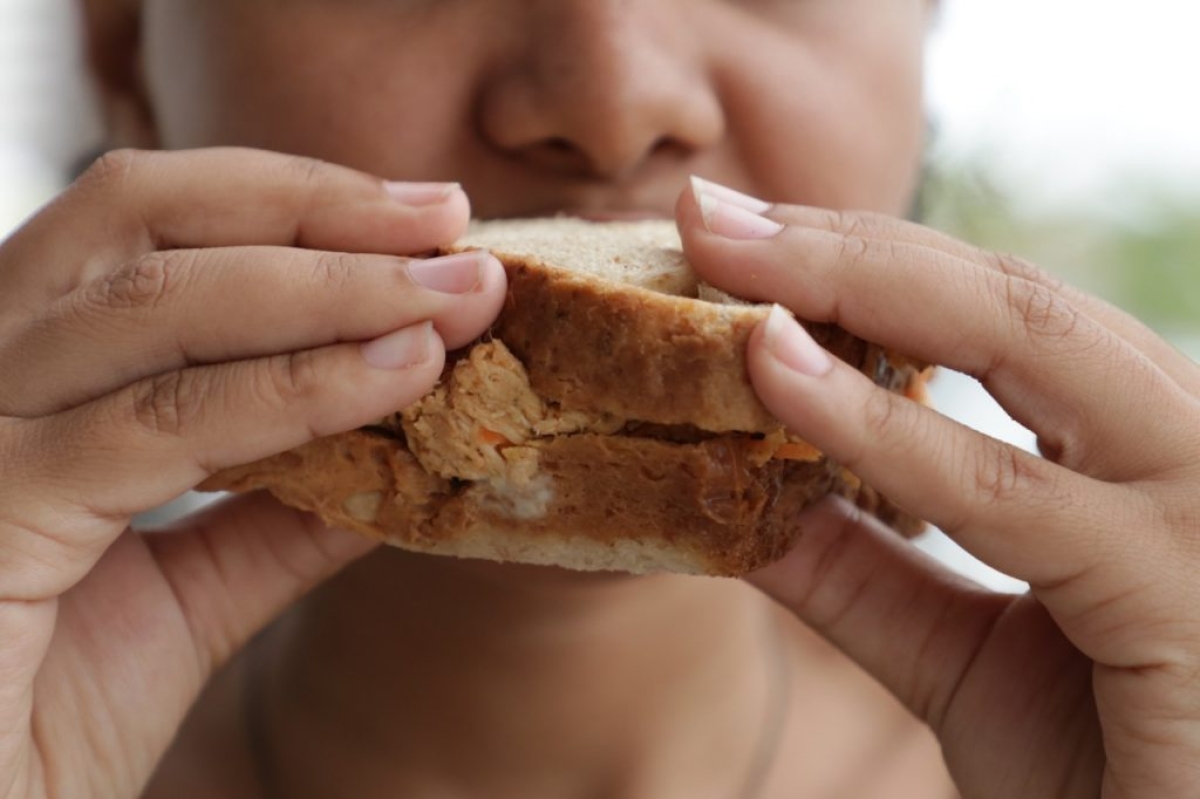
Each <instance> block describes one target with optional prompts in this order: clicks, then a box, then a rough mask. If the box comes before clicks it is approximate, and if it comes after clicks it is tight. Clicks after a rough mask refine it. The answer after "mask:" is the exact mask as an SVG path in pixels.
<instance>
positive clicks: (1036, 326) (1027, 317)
mask: <svg viewBox="0 0 1200 799" xmlns="http://www.w3.org/2000/svg"><path fill="white" fill-rule="evenodd" d="M1004 292H1005V296H1004V304H1005V307H1006V308H1007V310H1008V312H1009V315H1010V317H1011V318H1012V319H1013V321H1014V324H1015V325H1016V327H1017V328H1018V329H1019V330H1020V331H1021V332H1023V333H1024V334H1025V335H1026V336H1027V337H1028V338H1029V339H1030V340H1032V341H1034V342H1061V341H1063V340H1064V339H1069V338H1071V337H1072V336H1074V335H1075V334H1076V333H1077V332H1078V331H1079V329H1080V322H1081V315H1080V313H1079V311H1078V310H1077V309H1076V308H1075V307H1074V306H1072V305H1071V304H1070V303H1069V302H1067V301H1066V300H1065V299H1063V298H1062V297H1060V296H1059V295H1058V293H1057V292H1055V291H1054V290H1053V289H1051V288H1050V287H1049V286H1045V285H1042V284H1040V283H1035V282H1031V281H1029V280H1022V279H1016V278H1009V279H1007V280H1005V281H1004Z"/></svg>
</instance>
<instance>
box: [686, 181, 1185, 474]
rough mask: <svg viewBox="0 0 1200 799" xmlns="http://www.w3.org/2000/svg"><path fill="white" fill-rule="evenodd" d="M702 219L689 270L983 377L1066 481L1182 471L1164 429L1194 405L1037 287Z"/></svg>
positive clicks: (809, 236)
mask: <svg viewBox="0 0 1200 799" xmlns="http://www.w3.org/2000/svg"><path fill="white" fill-rule="evenodd" d="M693 206H694V204H693ZM711 212H712V213H713V214H717V215H718V216H714V217H712V218H711V219H710V220H709V221H708V222H706V221H705V220H703V219H701V218H699V217H700V210H699V209H698V207H693V208H692V211H691V212H690V213H691V217H692V218H691V219H690V220H689V221H686V222H684V223H683V225H682V230H683V233H684V249H685V251H686V252H687V254H688V257H689V260H690V261H691V262H692V264H693V265H694V266H695V267H696V269H697V271H698V272H699V273H700V274H701V276H702V277H705V278H706V279H709V280H711V281H712V282H713V283H714V284H715V285H717V286H718V287H720V288H723V289H725V290H727V291H730V292H731V293H734V294H737V295H739V296H744V297H746V298H748V299H753V300H773V301H778V302H781V303H783V304H785V305H787V306H788V307H789V308H791V309H792V310H794V311H795V312H796V313H797V314H798V315H799V316H801V317H803V318H805V319H810V320H813V321H819V322H833V323H837V324H840V325H841V326H842V327H844V328H846V329H847V330H849V331H850V332H852V333H855V334H856V335H859V336H861V337H862V338H865V339H867V340H870V341H875V342H878V343H881V344H884V345H886V346H888V347H891V348H894V349H896V350H898V351H900V352H903V353H905V354H908V355H911V356H914V357H916V358H919V359H923V360H927V361H930V362H933V363H938V364H942V365H946V366H949V367H951V368H954V369H957V370H960V371H963V372H966V373H968V374H970V375H972V376H975V377H977V378H979V379H980V380H981V382H983V384H984V386H985V387H986V388H987V389H988V391H989V392H991V393H992V394H993V395H994V396H995V397H996V399H997V400H998V401H999V402H1000V403H1001V405H1003V406H1004V407H1005V409H1006V410H1008V411H1009V413H1011V414H1012V415H1013V416H1014V418H1016V420H1017V421H1018V422H1020V423H1022V424H1024V425H1025V426H1026V427H1029V428H1030V429H1032V430H1033V431H1034V432H1035V433H1037V434H1038V436H1039V440H1040V443H1041V444H1042V445H1043V451H1044V452H1046V453H1047V454H1048V455H1049V456H1050V457H1052V458H1054V459H1055V460H1058V461H1060V462H1062V463H1064V464H1066V465H1068V466H1070V467H1071V468H1075V469H1080V470H1086V471H1087V473H1089V474H1092V475H1096V476H1100V477H1104V478H1106V479H1135V478H1139V477H1145V476H1148V475H1149V474H1151V473H1154V472H1157V471H1158V470H1162V469H1169V468H1173V467H1178V466H1181V465H1182V464H1180V463H1177V462H1171V463H1167V462H1165V460H1164V459H1165V458H1166V457H1168V454H1167V453H1168V452H1169V451H1170V450H1172V449H1177V448H1176V447H1175V444H1176V441H1177V437H1178V432H1177V430H1175V426H1174V425H1172V424H1170V423H1168V422H1166V421H1165V420H1169V419H1172V418H1179V417H1180V415H1182V414H1184V413H1186V412H1187V409H1188V408H1189V407H1190V405H1191V403H1192V402H1193V401H1194V400H1193V398H1192V397H1191V396H1190V395H1188V394H1187V393H1186V392H1185V391H1183V390H1182V389H1181V388H1180V387H1179V386H1178V385H1177V384H1175V383H1173V382H1172V381H1171V380H1169V379H1168V378H1167V377H1166V376H1165V375H1164V374H1163V373H1162V371H1161V370H1160V369H1158V368H1157V367H1156V366H1155V365H1154V364H1153V363H1151V362H1150V361H1149V359H1147V358H1146V357H1145V356H1144V355H1142V354H1141V353H1139V352H1138V351H1137V350H1135V349H1134V348H1133V347H1132V346H1131V345H1129V344H1128V343H1126V342H1125V341H1123V340H1121V339H1120V338H1119V337H1117V336H1116V335H1115V334H1114V333H1112V332H1111V331H1108V330H1106V329H1105V328H1103V327H1101V326H1100V325H1099V324H1097V323H1096V322H1095V321H1094V320H1092V319H1091V318H1090V317H1088V316H1086V315H1085V314H1082V313H1081V312H1079V310H1078V309H1076V308H1074V307H1073V306H1071V305H1070V304H1069V303H1067V302H1066V301H1065V300H1063V299H1062V298H1061V297H1059V296H1057V295H1055V294H1054V293H1052V292H1051V291H1049V290H1048V289H1046V288H1045V287H1042V286H1038V285H1036V284H1034V283H1031V282H1029V281H1025V280H1022V279H1019V278H1010V277H1007V276H1005V275H1002V274H1000V273H998V272H996V271H993V270H989V269H985V268H982V267H979V266H977V265H974V264H971V263H968V262H966V261H962V260H959V259H956V258H953V257H950V256H947V255H945V254H937V253H933V254H931V253H932V251H929V250H924V249H921V250H919V251H917V250H914V248H912V246H911V245H905V244H902V243H895V242H877V241H868V240H849V239H846V238H844V237H841V236H838V235H835V234H831V233H827V232H824V231H819V230H814V229H808V228H787V227H785V228H782V229H781V230H778V231H777V232H776V231H774V230H773V231H772V232H773V233H774V235H772V236H771V237H770V238H750V239H746V238H742V239H739V238H735V237H733V236H730V235H721V226H722V225H725V226H735V225H738V224H741V222H739V221H738V220H744V219H745V218H746V214H747V213H748V212H746V211H744V210H742V209H739V208H736V207H734V206H731V205H726V204H718V206H717V207H716V208H715V209H712V210H711ZM685 213H688V212H686V211H685ZM721 214H724V215H725V216H724V217H721V216H720V215H721ZM756 218H757V217H756ZM722 220H725V221H722ZM706 225H714V226H715V227H714V229H717V230H718V232H717V233H714V232H710V231H709V229H708V227H706ZM724 232H725V233H726V234H728V233H733V234H734V236H737V235H744V234H745V233H744V230H742V229H737V230H735V229H733V228H732V227H727V228H726V229H725V230H724ZM733 265H736V268H734V266H733ZM1148 407H1150V408H1154V409H1155V412H1154V413H1146V409H1147V408H1148ZM1129 453H1134V457H1130V455H1129ZM1177 454H1179V453H1177Z"/></svg>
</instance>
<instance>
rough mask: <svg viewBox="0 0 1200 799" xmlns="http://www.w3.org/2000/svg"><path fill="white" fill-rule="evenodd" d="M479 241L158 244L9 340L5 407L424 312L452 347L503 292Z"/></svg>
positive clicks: (26, 406)
mask: <svg viewBox="0 0 1200 799" xmlns="http://www.w3.org/2000/svg"><path fill="white" fill-rule="evenodd" d="M504 287H505V275H504V269H503V267H501V266H500V263H499V262H498V261H497V260H496V259H495V258H493V257H491V256H490V255H488V254H486V253H483V252H478V251H475V252H469V253H463V254H460V255H456V256H449V257H447V258H444V259H433V260H428V261H411V260H409V259H405V258H398V257H393V256H382V255H349V254H343V253H326V252H316V251H311V250H298V249H285V248H267V247H251V248H221V249H209V250H173V251H169V252H157V253H153V254H151V255H149V256H143V257H142V258H140V259H138V260H136V261H135V262H133V264H132V265H130V266H129V267H127V268H125V269H122V270H119V271H117V272H113V273H110V274H108V275H105V276H103V277H101V278H98V279H97V280H94V281H91V282H89V283H87V284H85V285H84V286H82V287H81V288H79V289H78V290H76V291H74V292H72V293H71V294H69V295H67V296H66V297H64V298H62V299H61V300H59V301H58V302H56V303H55V304H54V305H52V306H51V307H50V308H49V309H48V310H47V311H46V312H45V313H44V314H42V315H41V316H40V317H39V318H37V319H36V320H34V321H33V322H32V323H31V324H29V325H28V326H26V327H25V328H23V329H22V330H20V331H19V332H18V333H16V334H14V335H12V336H11V337H10V338H8V340H6V341H4V342H3V343H2V344H0V364H3V365H4V370H5V373H6V374H7V375H8V376H9V379H8V380H6V381H5V382H4V383H3V384H0V412H3V413H7V414H9V415H12V416H35V415H44V414H48V413H52V412H57V411H60V410H63V409H65V408H69V407H74V406H75V405H78V404H80V403H83V402H85V401H88V400H90V399H92V398H94V397H97V396H100V395H102V394H106V393H108V392H110V391H114V390H116V389H118V388H120V387H121V386H124V385H127V384H129V383H132V382H134V381H136V380H139V379H141V378H144V377H149V376H151V375H155V374H162V373H164V372H170V371H174V370H177V369H182V368H185V367H188V366H192V365H199V364H210V363H217V362H221V361H229V360H242V359H248V358H254V357H261V356H266V355H273V354H278V353H282V352H288V351H292V350H301V349H312V348H314V347H318V346H322V345H325V344H331V343H334V342H338V341H360V340H367V339H371V338H375V337H377V336H380V335H383V334H384V333H386V332H388V331H390V330H397V329H399V328H402V327H407V326H409V325H411V324H414V323H416V322H418V321H421V320H424V319H431V320H433V323H434V327H435V328H436V329H437V331H438V333H439V334H440V335H441V337H442V339H443V341H445V343H446V345H447V346H448V347H450V348H457V347H461V346H463V345H465V344H467V343H468V342H469V341H471V340H472V339H473V338H475V337H477V336H478V335H479V334H480V332H481V331H482V330H484V329H485V328H486V327H487V325H488V324H490V322H491V321H492V319H493V318H494V316H495V315H496V313H498V312H499V310H500V306H501V305H502V303H503V302H504Z"/></svg>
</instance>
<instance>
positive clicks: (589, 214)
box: [559, 208, 669, 222]
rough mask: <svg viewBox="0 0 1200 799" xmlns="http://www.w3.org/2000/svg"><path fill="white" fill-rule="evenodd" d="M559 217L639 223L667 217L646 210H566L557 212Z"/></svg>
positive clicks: (657, 212)
mask: <svg viewBox="0 0 1200 799" xmlns="http://www.w3.org/2000/svg"><path fill="white" fill-rule="evenodd" d="M559 214H560V215H561V216H574V217H578V218H580V219H587V220H590V221H592V222H640V221H642V220H645V219H667V218H669V216H668V215H667V214H664V213H662V212H661V211H653V210H650V209H647V208H636V209H626V208H566V209H563V210H562V211H560V212H559Z"/></svg>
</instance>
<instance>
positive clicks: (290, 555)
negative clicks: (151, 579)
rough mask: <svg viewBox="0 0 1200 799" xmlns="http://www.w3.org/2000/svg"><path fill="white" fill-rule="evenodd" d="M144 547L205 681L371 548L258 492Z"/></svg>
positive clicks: (185, 522) (149, 539) (207, 511)
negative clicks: (285, 612)
mask: <svg viewBox="0 0 1200 799" xmlns="http://www.w3.org/2000/svg"><path fill="white" fill-rule="evenodd" d="M144 540H145V541H146V543H147V545H148V546H149V547H150V549H151V551H152V552H153V553H154V555H155V557H156V559H157V560H158V564H159V568H160V569H161V570H162V573H163V576H164V577H165V578H166V579H167V581H168V582H169V583H170V585H171V587H172V589H173V590H174V593H175V597H176V599H177V600H178V602H179V605H180V609H181V611H182V612H183V615H184V618H185V619H186V620H187V623H188V627H189V628H190V631H191V635H192V640H193V642H194V643H195V645H196V652H197V654H198V655H199V657H200V659H201V663H202V664H203V665H205V666H207V667H208V673H210V674H211V673H212V671H213V670H215V669H217V668H219V667H220V666H221V665H222V664H223V663H225V662H226V661H227V660H228V659H229V658H230V657H231V656H232V655H233V654H234V653H235V652H237V650H238V649H240V648H241V647H242V645H243V644H245V643H246V642H247V641H248V640H249V639H250V638H251V637H252V636H254V634H255V633H257V632H258V631H259V630H260V629H261V628H263V627H264V626H266V625H267V624H268V623H269V622H270V621H271V620H272V619H274V618H275V617H276V616H277V615H279V613H281V612H282V611H283V610H284V609H285V608H286V607H287V606H288V605H290V604H292V603H293V602H295V601H296V600H297V599H299V598H300V597H302V596H303V595H304V594H306V593H307V592H309V591H310V590H312V589H313V588H315V587H316V586H317V585H319V584H320V583H322V582H324V581H325V580H326V579H328V578H329V577H332V576H333V575H334V574H336V573H337V572H338V571H339V570H340V569H341V568H342V567H344V566H346V565H348V564H349V563H350V562H351V561H353V560H356V559H357V558H359V557H361V556H363V555H365V554H366V553H367V552H369V551H371V550H372V549H374V548H375V547H376V546H377V545H378V542H375V541H371V540H369V539H367V538H365V537H363V536H361V535H359V534H357V533H352V532H349V531H346V530H338V529H332V528H329V527H327V526H325V524H324V523H323V522H321V520H320V519H318V518H317V517H316V516H314V515H312V514H309V513H304V512H302V511H298V510H295V509H293V508H289V507H286V506H284V505H282V504H280V503H279V502H278V501H277V500H276V499H275V498H274V497H272V496H271V495H270V494H268V493H267V492H265V491H257V492H254V493H250V494H242V495H239V496H235V497H231V498H229V499H226V500H223V501H221V502H218V503H216V504H214V505H210V506H208V507H206V508H204V509H203V510H201V511H199V512H197V513H195V514H192V515H191V516H188V517H186V518H184V519H182V520H180V521H179V522H177V523H176V524H174V525H173V526H172V527H171V528H170V529H169V530H168V531H164V532H162V533H155V532H148V533H147V534H146V535H145V536H144Z"/></svg>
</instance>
